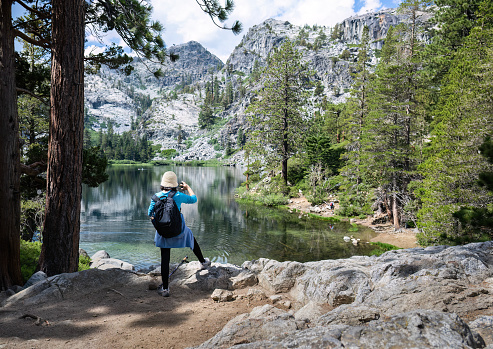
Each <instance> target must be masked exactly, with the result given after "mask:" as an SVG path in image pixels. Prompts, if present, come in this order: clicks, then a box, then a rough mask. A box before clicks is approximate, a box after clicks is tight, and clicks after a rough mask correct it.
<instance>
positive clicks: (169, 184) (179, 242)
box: [147, 171, 211, 297]
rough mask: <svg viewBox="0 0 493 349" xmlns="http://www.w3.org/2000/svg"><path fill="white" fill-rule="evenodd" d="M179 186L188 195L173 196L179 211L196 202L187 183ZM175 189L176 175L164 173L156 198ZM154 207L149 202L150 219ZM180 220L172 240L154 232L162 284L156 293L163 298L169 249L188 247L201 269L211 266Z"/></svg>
mask: <svg viewBox="0 0 493 349" xmlns="http://www.w3.org/2000/svg"><path fill="white" fill-rule="evenodd" d="M180 186H181V187H182V188H183V189H184V190H186V191H188V194H189V195H187V194H185V193H182V192H177V193H176V194H175V195H174V196H173V200H175V202H176V205H177V206H178V209H179V210H180V211H181V204H194V203H196V202H197V196H196V195H195V193H194V192H193V190H192V188H190V186H189V185H188V184H187V183H185V182H181V184H180ZM177 187H178V180H177V178H176V174H175V173H174V172H172V171H168V172H165V173H164V174H163V177H162V179H161V191H160V192H157V193H156V196H158V197H159V198H160V199H161V198H163V197H167V196H168V194H169V192H170V191H171V190H176V189H177ZM154 205H155V202H154V201H152V200H151V204H150V205H149V210H148V212H147V214H148V215H149V217H151V219H153V217H154ZM181 220H182V225H181V234H180V235H178V236H176V237H173V238H164V237H162V236H161V235H159V234H158V233H157V232H156V234H155V236H154V242H155V244H156V246H157V247H159V248H161V278H162V280H163V283H162V285H160V286H159V288H158V293H159V294H160V295H161V296H163V297H169V287H168V274H169V259H170V249H171V248H180V247H190V248H191V249H192V251H193V253H194V254H195V256H197V258H198V260H199V261H200V263H202V269H206V268H207V267H209V266H210V264H211V262H210V260H209V259H208V258H204V256H203V255H202V251H201V250H200V246H199V244H198V242H197V240H195V237H194V236H193V233H192V231H191V230H190V228H188V227H187V226H186V224H185V219H184V218H183V214H182V215H181Z"/></svg>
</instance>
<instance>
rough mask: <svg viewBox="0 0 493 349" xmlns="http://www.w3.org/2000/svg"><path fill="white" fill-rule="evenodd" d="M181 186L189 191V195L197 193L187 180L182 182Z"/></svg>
mask: <svg viewBox="0 0 493 349" xmlns="http://www.w3.org/2000/svg"><path fill="white" fill-rule="evenodd" d="M180 186H181V187H182V188H183V189H184V190H186V191H188V195H190V196H192V195H195V193H194V192H193V190H192V188H190V186H189V185H188V184H187V183H185V182H181V183H180Z"/></svg>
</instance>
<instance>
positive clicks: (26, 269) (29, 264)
mask: <svg viewBox="0 0 493 349" xmlns="http://www.w3.org/2000/svg"><path fill="white" fill-rule="evenodd" d="M40 255H41V242H39V241H34V242H29V241H24V240H21V251H20V257H21V258H20V259H21V274H22V279H23V280H24V282H26V281H27V280H29V278H30V277H31V276H32V275H33V274H34V273H35V272H36V268H37V267H38V261H39V256H40ZM90 264H91V258H90V257H84V256H80V257H79V268H78V271H82V270H87V269H89V265H90Z"/></svg>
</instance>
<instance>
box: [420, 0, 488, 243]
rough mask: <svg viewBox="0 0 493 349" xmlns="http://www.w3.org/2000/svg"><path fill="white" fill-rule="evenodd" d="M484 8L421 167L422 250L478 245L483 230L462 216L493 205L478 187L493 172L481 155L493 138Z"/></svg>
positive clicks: (455, 65)
mask: <svg viewBox="0 0 493 349" xmlns="http://www.w3.org/2000/svg"><path fill="white" fill-rule="evenodd" d="M483 5H484V6H482V7H481V8H482V9H483V10H482V11H480V12H478V13H479V14H480V15H481V16H482V17H483V18H484V19H485V20H484V21H481V22H480V23H479V25H478V27H476V28H473V29H472V30H471V34H470V35H469V36H468V37H467V38H466V39H465V40H464V42H463V44H462V47H461V48H460V49H459V50H458V51H457V52H456V53H455V55H454V59H453V61H451V64H450V68H449V70H448V73H447V75H446V76H445V77H444V80H443V81H444V84H443V86H442V88H441V99H440V100H439V103H438V106H437V108H436V110H437V118H436V119H437V120H438V122H437V123H436V125H435V127H434V129H433V138H432V145H431V147H430V148H429V149H428V150H427V156H428V158H427V160H426V162H424V163H423V165H422V166H421V167H420V170H421V173H422V175H423V177H424V179H423V181H422V183H421V184H420V186H419V188H418V189H417V194H418V196H419V198H420V200H421V203H422V207H421V209H420V210H419V212H418V227H419V228H420V230H421V233H420V234H419V236H418V241H419V243H420V244H423V245H428V244H437V243H461V242H465V241H471V240H472V241H474V240H476V239H478V238H479V235H478V230H475V229H473V228H472V227H471V225H469V226H468V223H467V222H464V221H461V219H460V218H461V217H460V216H461V214H460V213H457V212H460V210H461V208H464V209H467V210H475V209H484V208H487V207H491V204H492V203H493V198H492V195H491V193H490V192H488V188H487V187H485V186H482V185H480V184H479V183H480V182H479V181H478V179H479V176H480V174H481V173H488V172H491V171H492V165H491V163H489V162H488V161H487V159H486V158H485V157H483V156H482V155H481V154H480V152H478V149H480V147H481V145H482V144H483V143H484V141H485V139H487V137H488V136H490V135H492V134H493V127H492V125H493V118H492V116H493V101H492V99H491V96H492V95H493V89H492V86H491V81H492V79H493V73H492V66H491V62H492V61H493V30H492V29H491V28H492V23H491V18H492V16H491V15H492V13H493V11H492V8H491V7H492V6H491V4H489V5H488V3H487V2H484V3H483ZM488 6H489V7H488ZM463 212H464V211H463Z"/></svg>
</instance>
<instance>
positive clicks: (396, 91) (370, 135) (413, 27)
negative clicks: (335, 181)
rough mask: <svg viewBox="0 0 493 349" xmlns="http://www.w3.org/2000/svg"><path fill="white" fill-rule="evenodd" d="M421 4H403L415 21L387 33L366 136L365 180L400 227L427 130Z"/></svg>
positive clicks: (363, 150)
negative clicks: (423, 97)
mask: <svg viewBox="0 0 493 349" xmlns="http://www.w3.org/2000/svg"><path fill="white" fill-rule="evenodd" d="M425 5H426V4H425ZM422 6H423V3H422V1H420V0H408V1H405V2H403V3H402V4H401V7H400V10H401V11H405V12H407V14H408V16H409V18H410V21H409V23H407V24H405V25H399V26H398V27H396V28H395V29H393V30H389V33H388V34H387V38H386V42H385V44H384V49H383V50H382V57H381V61H380V63H379V65H378V67H377V69H376V72H375V77H374V78H373V79H372V83H371V87H370V90H371V92H370V96H369V99H370V101H369V105H370V107H369V110H370V112H369V113H368V118H367V120H364V122H363V126H362V134H361V152H360V159H359V160H360V164H359V170H360V171H361V175H362V177H363V180H364V182H365V183H366V184H368V185H369V186H371V187H373V188H378V190H377V192H376V194H377V201H378V202H381V203H383V205H384V206H385V207H386V208H387V212H388V214H389V217H390V218H392V221H393V224H394V228H396V229H398V228H399V227H400V226H401V223H402V222H403V220H406V218H405V212H404V207H405V205H406V204H407V203H409V202H410V201H411V200H412V199H413V197H412V195H411V193H410V191H409V189H408V185H409V183H410V182H411V181H412V180H413V178H414V176H416V175H415V171H416V168H417V166H418V164H419V163H420V162H421V158H420V155H419V154H420V152H419V149H420V148H421V143H422V140H423V133H424V130H425V129H424V126H425V124H424V106H423V104H422V103H421V95H422V94H423V93H424V91H423V89H422V70H421V66H420V52H421V51H422V50H423V47H424V43H421V42H418V41H417V35H418V31H419V29H420V28H419V27H418V21H417V19H418V17H417V16H418V13H419V12H420V11H421V10H422Z"/></svg>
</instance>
